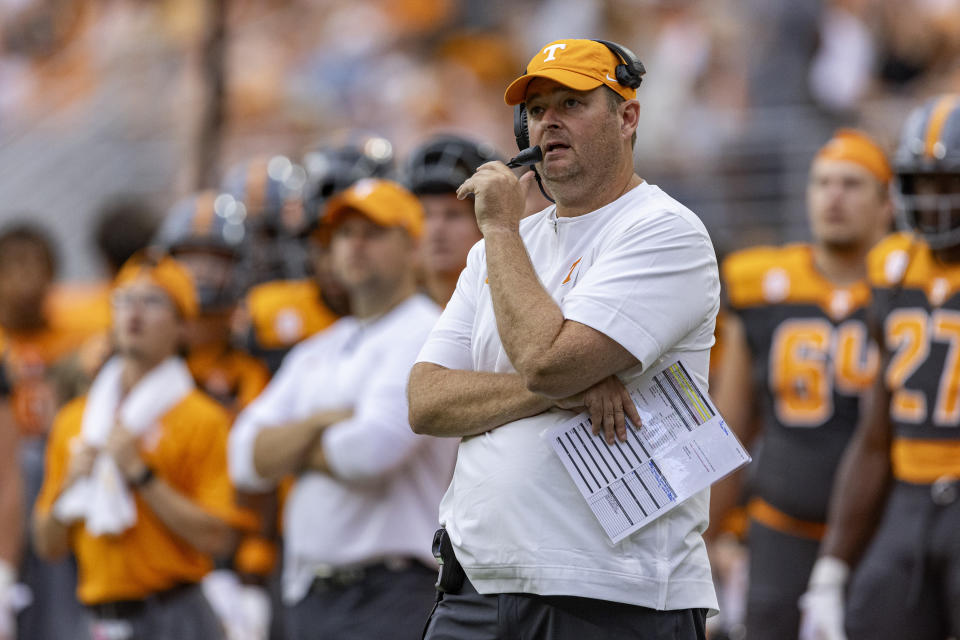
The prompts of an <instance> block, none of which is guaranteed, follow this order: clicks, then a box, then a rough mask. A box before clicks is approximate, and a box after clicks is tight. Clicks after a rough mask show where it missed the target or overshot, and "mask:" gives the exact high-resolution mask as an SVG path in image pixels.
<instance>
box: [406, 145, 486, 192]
mask: <svg viewBox="0 0 960 640" xmlns="http://www.w3.org/2000/svg"><path fill="white" fill-rule="evenodd" d="M492 160H501V158H500V157H499V156H498V155H497V151H496V149H495V148H494V147H493V145H490V144H486V143H482V142H476V141H474V140H470V139H468V138H464V137H461V136H457V135H440V136H436V137H434V138H433V139H431V140H429V141H427V142H425V143H424V144H422V145H421V146H419V147H417V148H416V149H414V150H413V152H412V153H411V154H410V157H409V158H408V160H407V163H406V166H405V167H404V182H405V183H406V184H407V186H408V187H409V189H410V190H411V191H412V192H413V193H414V194H416V195H418V196H419V195H424V194H438V193H453V192H456V190H457V188H459V187H460V185H461V184H463V182H464V181H465V180H466V179H467V178H469V177H470V176H472V175H473V174H474V172H475V171H476V170H477V169H478V168H479V167H480V165H482V164H484V163H487V162H490V161H492Z"/></svg>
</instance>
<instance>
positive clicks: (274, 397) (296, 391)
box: [229, 295, 457, 604]
mask: <svg viewBox="0 0 960 640" xmlns="http://www.w3.org/2000/svg"><path fill="white" fill-rule="evenodd" d="M438 315H439V309H438V308H437V306H436V305H435V304H434V303H433V302H431V301H430V300H429V299H428V298H426V297H424V296H422V295H415V296H412V297H410V298H408V299H407V300H405V301H404V302H402V303H401V304H399V305H397V306H396V307H394V308H393V309H392V310H390V311H389V312H387V313H386V314H384V315H383V316H381V317H379V318H377V319H375V320H358V319H357V318H350V317H348V318H343V319H341V320H338V321H337V322H336V323H334V324H333V325H332V326H330V327H328V328H327V329H326V330H324V331H322V332H320V333H318V334H317V335H315V336H313V337H311V338H309V339H307V340H305V341H304V342H301V343H300V344H299V345H297V346H296V347H294V349H293V350H292V351H291V352H290V353H289V355H287V357H286V358H285V359H284V361H283V366H282V367H280V370H279V371H278V372H277V374H276V376H274V378H273V380H272V381H271V382H270V385H269V386H268V387H267V388H266V389H265V390H264V392H263V393H262V394H261V395H260V397H259V398H257V399H256V400H255V401H254V402H253V403H251V404H250V406H249V407H247V409H246V410H245V411H244V412H243V413H241V414H240V416H239V417H238V418H237V421H236V423H235V424H234V427H233V429H232V430H231V433H230V441H229V462H230V477H231V479H232V480H233V482H234V483H235V484H236V485H237V486H238V487H240V488H241V489H248V490H254V491H256V490H263V489H266V488H270V487H271V486H273V483H271V482H268V481H266V480H264V479H263V478H261V477H260V476H259V475H258V474H257V472H256V469H255V468H254V465H253V445H254V442H255V441H256V438H257V435H258V434H259V433H260V432H261V431H263V430H265V429H270V428H273V427H277V426H280V425H283V424H285V423H288V422H291V421H293V420H302V419H304V418H306V417H308V416H310V415H311V414H313V413H315V412H317V411H322V410H331V409H344V408H347V409H353V417H352V418H350V419H349V420H344V421H343V422H339V423H337V424H335V425H333V426H332V427H330V428H328V429H327V430H326V431H324V432H323V435H322V438H323V448H324V453H325V455H326V458H327V463H328V464H329V465H330V468H331V470H332V471H333V475H327V474H323V473H316V472H308V473H304V474H301V475H300V476H299V477H298V478H297V481H296V483H295V484H294V486H293V489H292V490H291V492H290V495H289V497H288V498H287V502H286V504H285V505H284V509H283V521H284V532H283V538H284V562H283V586H284V589H283V593H284V600H285V601H286V602H287V603H288V604H290V603H295V602H297V601H298V600H300V599H301V598H302V597H303V596H304V595H306V593H307V590H308V589H309V587H310V584H311V583H312V581H313V579H314V577H315V576H316V575H317V573H318V571H323V570H326V569H327V568H329V567H344V566H352V565H358V564H365V563H371V562H376V561H378V560H380V559H383V558H386V557H391V556H408V557H416V558H420V559H421V560H422V561H423V562H424V563H426V564H432V563H433V562H434V560H433V555H432V553H431V549H430V544H431V542H432V539H433V532H434V531H435V530H436V528H437V506H438V505H439V504H440V498H441V497H442V496H443V492H444V491H445V490H446V488H447V485H448V483H449V481H450V474H451V472H452V469H453V460H454V457H455V456H456V451H457V441H456V440H454V439H441V438H431V437H428V436H421V435H416V434H415V433H413V431H412V430H411V429H410V424H409V422H408V418H407V415H408V409H407V395H406V388H407V379H408V378H409V376H410V367H412V366H413V361H414V359H415V358H416V355H417V352H418V351H419V350H420V347H421V346H423V343H424V340H426V337H427V335H428V334H429V332H430V329H431V327H433V325H434V323H435V322H436V320H437V317H438Z"/></svg>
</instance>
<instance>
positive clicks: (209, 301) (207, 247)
mask: <svg viewBox="0 0 960 640" xmlns="http://www.w3.org/2000/svg"><path fill="white" fill-rule="evenodd" d="M245 218H246V211H245V209H244V207H243V205H242V204H240V203H239V202H237V201H236V200H235V199H234V198H233V197H232V196H230V195H228V194H223V193H219V192H217V191H214V190H207V191H201V192H199V193H196V194H194V195H191V196H188V197H186V198H184V199H182V200H180V201H179V202H177V203H176V204H175V205H174V206H173V207H172V208H171V209H170V211H169V212H168V213H167V216H166V217H165V218H164V220H163V224H162V225H161V226H160V230H159V231H158V232H157V235H156V237H155V238H154V241H153V244H154V245H156V246H158V247H160V248H162V249H163V250H164V251H166V252H167V253H169V254H170V255H173V256H177V255H182V254H183V253H186V252H190V251H204V252H212V253H218V254H220V255H222V256H223V257H224V258H225V259H227V260H229V261H231V262H232V263H234V266H235V265H236V264H237V263H239V261H240V259H241V256H242V255H243V252H244V250H245V246H246V245H247V243H248V242H249V240H248V234H247V229H246V226H245ZM196 287H197V295H198V298H199V302H200V308H201V310H203V311H206V312H213V311H221V310H226V309H229V308H230V307H231V306H232V305H233V304H234V303H235V302H236V301H237V299H238V296H239V294H240V292H241V291H242V289H243V276H242V274H241V273H240V272H239V270H237V269H235V268H231V269H230V275H229V277H228V278H227V280H226V281H225V282H220V283H213V282H204V281H202V280H201V279H197V282H196Z"/></svg>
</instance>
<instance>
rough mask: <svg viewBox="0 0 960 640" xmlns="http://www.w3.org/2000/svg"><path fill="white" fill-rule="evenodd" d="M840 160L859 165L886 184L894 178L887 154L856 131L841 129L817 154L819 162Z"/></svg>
mask: <svg viewBox="0 0 960 640" xmlns="http://www.w3.org/2000/svg"><path fill="white" fill-rule="evenodd" d="M821 159H823V160H838V161H842V162H853V163H855V164H859V165H860V166H861V167H863V168H865V169H866V170H867V171H869V172H870V173H872V174H873V175H874V176H875V177H876V178H877V180H879V181H880V182H882V183H884V184H886V183H888V182H890V178H891V177H893V172H892V171H891V170H890V163H889V162H888V161H887V154H885V153H884V152H883V149H881V148H880V145H878V144H877V143H876V142H874V140H873V138H871V137H870V136H868V135H867V134H865V133H863V132H862V131H857V130H856V129H840V130H839V131H837V132H836V133H835V134H834V135H833V138H831V140H830V141H829V142H827V144H825V145H823V148H821V149H820V151H819V152H818V153H817V155H816V157H815V158H814V162H816V161H817V160H821Z"/></svg>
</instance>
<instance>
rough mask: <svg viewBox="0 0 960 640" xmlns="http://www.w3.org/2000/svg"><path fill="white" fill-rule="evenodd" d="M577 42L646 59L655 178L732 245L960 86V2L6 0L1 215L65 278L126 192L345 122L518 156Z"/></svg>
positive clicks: (775, 237)
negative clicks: (40, 225) (544, 75)
mask: <svg viewBox="0 0 960 640" xmlns="http://www.w3.org/2000/svg"><path fill="white" fill-rule="evenodd" d="M561 36H563V37H570V36H580V37H603V38H607V39H611V40H615V41H618V42H620V43H623V44H625V45H626V46H628V47H630V48H632V49H633V50H634V51H635V52H636V53H637V54H638V55H639V57H640V58H641V60H643V61H644V63H645V64H646V67H647V70H648V74H647V76H646V79H645V82H644V86H643V87H642V88H641V90H640V101H641V104H642V108H643V111H642V120H641V130H640V135H639V142H638V145H637V150H636V155H637V166H638V169H639V172H640V174H641V175H642V176H644V177H645V178H646V179H648V180H649V181H651V182H653V183H656V184H660V185H662V186H664V187H665V188H666V189H667V190H668V191H669V192H670V193H673V194H674V195H676V196H677V197H678V198H679V199H680V200H681V201H683V202H685V203H686V204H688V205H689V206H690V207H691V208H692V209H694V210H695V211H696V212H697V213H698V214H700V215H701V217H702V218H703V219H704V221H705V222H706V224H707V226H708V227H709V229H710V231H711V233H712V234H713V236H714V239H715V243H716V245H717V247H718V250H719V251H723V252H725V251H729V250H732V249H736V248H740V247H743V246H746V245H750V244H756V243H759V242H777V241H784V240H798V239H803V238H804V237H805V234H806V231H805V226H806V225H805V221H804V207H803V190H804V185H805V180H806V171H807V168H808V166H809V161H810V158H811V156H812V154H813V152H814V151H815V150H816V149H817V148H818V146H819V145H820V144H822V143H823V141H824V140H825V139H826V138H827V137H828V136H829V133H830V132H831V131H832V130H833V129H834V128H835V127H836V126H838V125H857V126H861V127H863V128H865V129H867V130H868V131H870V132H871V133H873V134H874V135H876V136H877V137H878V138H880V139H881V140H882V141H884V142H885V143H887V144H888V145H892V144H893V142H894V141H895V140H896V136H897V133H898V131H899V128H900V125H901V123H902V120H903V117H904V115H905V113H906V111H907V110H908V109H909V107H910V106H911V105H913V104H916V103H917V102H919V100H920V99H921V98H923V97H925V96H927V95H930V94H932V93H936V92H940V91H945V90H950V89H951V88H955V87H957V86H958V85H960V68H958V65H957V61H958V54H960V2H958V1H957V0H660V1H657V0H459V1H458V0H256V1H254V0H202V1H201V0H154V1H148V0H0V223H3V222H8V221H10V220H12V219H14V218H16V217H18V216H19V215H21V214H23V213H27V212H29V213H30V214H31V215H34V216H39V217H40V220H41V221H42V222H44V223H45V225H46V226H48V227H50V229H51V230H52V231H53V233H54V234H55V237H56V239H57V241H58V244H59V248H60V250H61V253H62V258H63V259H62V263H61V276H62V277H64V278H66V279H89V278H94V277H96V276H97V275H99V270H100V265H98V264H97V263H96V261H95V259H94V258H93V255H94V251H93V248H92V242H91V239H90V236H91V227H92V216H93V212H94V211H95V210H96V207H97V206H98V205H100V204H101V203H102V201H103V200H104V199H105V198H107V197H109V196H111V195H113V194H116V193H135V194H142V195H145V196H147V197H148V198H149V199H150V200H151V201H152V202H153V203H154V204H155V205H156V207H157V208H158V209H159V210H164V209H166V208H167V207H168V206H169V205H171V204H172V203H174V202H175V201H176V200H177V199H178V198H179V197H181V196H183V195H186V194H187V193H189V192H191V191H193V190H194V189H196V188H198V187H203V186H210V185H216V184H218V183H219V180H220V178H221V176H222V174H223V172H224V171H225V170H226V169H227V168H229V166H230V165H231V163H233V162H236V161H239V160H242V159H244V158H247V157H249V156H251V155H255V154H273V153H284V154H288V155H290V156H291V157H292V158H294V159H299V158H300V157H302V154H303V152H304V151H305V150H307V149H308V148H310V147H311V145H313V146H315V145H316V144H318V143H320V142H322V141H323V140H324V139H325V136H329V135H331V133H332V132H335V131H342V130H344V129H356V128H359V129H363V130H366V131H373V132H378V133H381V134H383V135H385V136H386V137H387V138H388V139H390V140H391V141H392V142H393V144H394V145H395V151H396V153H397V155H398V157H400V158H403V157H404V156H405V154H406V152H408V151H409V150H410V149H411V148H412V146H413V145H415V144H416V143H417V142H419V141H421V140H422V139H423V138H424V137H425V136H426V135H428V134H429V133H431V132H434V131H437V130H444V131H459V132H463V133H467V134H470V135H472V136H474V137H478V138H485V139H488V140H490V141H492V142H494V143H495V144H496V145H497V147H498V148H499V149H500V150H501V151H502V152H503V153H504V154H510V153H511V152H512V151H513V150H514V143H513V138H512V131H511V126H512V124H511V117H512V115H511V111H510V109H509V108H508V107H506V106H504V104H503V100H502V92H503V88H504V87H505V85H506V84H507V82H508V81H509V80H510V79H511V78H512V77H514V76H515V75H516V73H517V72H518V71H519V70H520V69H521V68H522V67H523V64H524V62H525V61H526V60H527V59H528V58H529V56H530V55H531V53H532V51H533V49H534V48H535V47H536V46H538V45H539V44H540V43H542V42H546V41H549V40H552V39H555V38H557V37H561Z"/></svg>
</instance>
